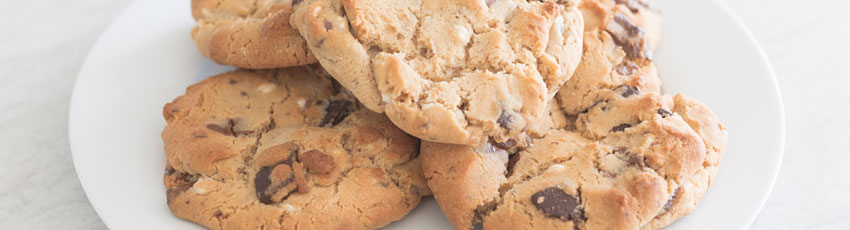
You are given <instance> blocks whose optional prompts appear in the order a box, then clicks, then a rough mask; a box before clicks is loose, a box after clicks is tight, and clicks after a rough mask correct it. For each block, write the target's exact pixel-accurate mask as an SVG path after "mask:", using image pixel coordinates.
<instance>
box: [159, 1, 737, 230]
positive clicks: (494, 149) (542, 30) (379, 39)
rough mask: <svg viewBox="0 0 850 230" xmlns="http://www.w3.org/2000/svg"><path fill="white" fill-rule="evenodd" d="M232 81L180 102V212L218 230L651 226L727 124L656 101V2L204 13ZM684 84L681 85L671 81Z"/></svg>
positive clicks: (688, 200)
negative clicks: (411, 218)
mask: <svg viewBox="0 0 850 230" xmlns="http://www.w3.org/2000/svg"><path fill="white" fill-rule="evenodd" d="M192 15H193V16H194V18H195V20H196V21H197V23H198V24H197V26H196V27H195V28H194V29H193V30H192V37H193V38H194V39H195V42H196V44H197V46H198V48H199V50H200V52H201V53H202V54H204V56H206V57H209V58H210V59H212V60H213V61H215V62H217V63H220V64H226V65H232V66H236V67H238V68H239V69H238V70H235V71H232V72H228V73H223V74H220V75H217V76H212V77H209V78H208V79H206V80H204V81H202V82H200V83H197V84H195V85H192V86H189V87H188V89H187V90H186V94H185V95H183V96H180V97H178V98H177V99H175V100H174V101H173V102H171V103H168V104H167V105H166V106H165V108H164V109H163V115H164V117H165V119H166V121H167V122H168V125H167V126H166V127H165V130H164V131H163V133H162V138H163V141H164V142H165V152H166V155H167V158H168V164H167V166H166V175H165V185H166V188H167V198H168V201H167V202H168V206H169V207H170V209H171V211H172V212H173V213H174V215H176V216H177V217H180V218H182V219H186V220H189V221H192V222H195V223H198V224H200V225H203V226H204V227H207V228H212V229H376V228H380V227H383V226H386V225H388V224H390V223H391V222H393V221H396V220H399V219H401V218H403V217H404V216H405V215H407V213H408V212H410V210H412V209H413V208H414V207H416V206H417V205H418V203H419V201H420V200H421V198H422V197H423V196H428V195H432V194H433V196H434V197H435V199H436V200H437V202H438V204H439V205H440V207H441V209H442V210H443V212H444V214H445V215H446V217H448V219H449V220H450V221H451V222H452V223H453V224H454V225H455V227H457V228H458V229H658V228H661V227H664V226H666V225H669V224H670V223H672V222H674V221H675V220H676V219H678V218H680V217H682V216H684V215H686V214H688V213H689V212H691V211H692V210H693V209H694V208H696V206H697V204H698V203H699V200H700V199H701V198H702V196H703V195H704V194H705V192H706V190H707V189H708V187H709V186H710V184H711V182H712V181H713V179H714V177H715V175H716V174H717V169H718V166H719V164H720V160H721V158H722V156H723V152H724V150H725V146H726V141H727V131H726V127H725V126H724V125H723V124H721V123H720V121H719V120H718V119H717V117H716V116H715V115H714V114H713V113H712V112H711V110H710V109H709V108H707V107H706V106H704V105H702V104H701V103H699V102H698V101H695V100H693V99H691V98H688V97H687V96H684V95H682V94H678V95H675V96H670V95H665V94H662V93H661V81H660V79H659V77H658V73H657V71H656V69H655V66H654V65H653V62H652V53H653V48H654V47H657V46H658V43H659V37H660V31H661V16H660V14H659V11H658V10H656V9H653V8H652V7H651V6H650V5H649V4H648V2H647V1H646V0H535V1H531V0H192ZM668 77H676V76H668Z"/></svg>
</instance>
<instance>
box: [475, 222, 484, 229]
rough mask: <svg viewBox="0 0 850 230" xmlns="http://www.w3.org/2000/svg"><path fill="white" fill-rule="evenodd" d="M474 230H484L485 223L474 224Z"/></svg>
mask: <svg viewBox="0 0 850 230" xmlns="http://www.w3.org/2000/svg"><path fill="white" fill-rule="evenodd" d="M472 230H484V222H476V223H473V224H472Z"/></svg>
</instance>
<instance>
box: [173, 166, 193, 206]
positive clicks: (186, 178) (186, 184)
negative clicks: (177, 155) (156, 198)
mask: <svg viewBox="0 0 850 230" xmlns="http://www.w3.org/2000/svg"><path fill="white" fill-rule="evenodd" d="M166 173H167V174H169V175H173V173H175V172H174V169H171V172H166ZM169 178H171V181H170V183H169V184H176V185H174V186H169V188H167V189H166V192H165V200H166V202H167V203H171V201H172V200H174V198H177V196H179V195H180V194H181V193H183V192H185V191H186V190H189V189H190V188H192V186H194V185H195V182H197V181H198V176H195V175H191V174H188V173H185V172H180V173H179V174H177V175H176V176H173V177H171V176H169Z"/></svg>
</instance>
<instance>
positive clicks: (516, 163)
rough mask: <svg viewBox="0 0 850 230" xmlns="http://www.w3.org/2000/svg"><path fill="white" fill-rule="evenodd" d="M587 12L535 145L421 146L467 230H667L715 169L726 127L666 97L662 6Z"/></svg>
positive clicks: (591, 0)
mask: <svg viewBox="0 0 850 230" xmlns="http://www.w3.org/2000/svg"><path fill="white" fill-rule="evenodd" d="M580 9H581V11H582V12H583V15H584V18H585V20H584V21H585V23H586V25H585V29H586V31H585V35H584V56H583V57H582V62H581V63H580V64H579V67H578V69H577V70H576V73H575V75H574V76H573V77H572V78H571V79H570V80H569V81H567V82H566V83H565V85H564V87H563V88H562V89H561V91H560V92H559V93H558V96H557V99H558V100H557V102H553V103H551V104H550V105H549V107H548V113H546V114H547V115H548V116H547V117H546V118H545V119H543V120H542V122H539V123H537V124H535V126H534V127H533V128H531V129H530V132H529V134H530V137H532V141H531V143H532V145H531V146H529V147H511V148H503V147H504V146H500V145H499V143H495V142H491V143H488V144H484V145H479V146H477V147H469V146H459V145H447V144H440V143H434V142H427V141H425V142H423V144H422V159H423V169H424V170H425V175H426V178H427V179H428V185H429V186H430V187H431V189H432V191H433V192H434V196H435V198H436V200H437V202H438V203H439V204H440V207H441V208H442V209H443V211H444V212H445V213H446V216H447V217H449V219H450V220H451V221H452V223H454V224H455V226H456V227H458V228H459V229H470V228H471V229H482V228H483V229H638V228H640V229H659V228H662V227H664V226H667V225H669V224H670V223H672V222H673V221H675V220H676V219H678V218H680V217H682V216H684V215H687V214H688V213H690V212H691V211H692V210H693V209H694V208H696V206H697V204H698V203H699V201H700V199H701V198H702V196H703V195H704V194H705V192H706V191H707V189H708V187H709V186H710V185H711V182H712V180H713V179H714V177H715V176H716V174H717V169H718V167H719V164H720V161H721V159H722V157H723V152H724V151H725V148H726V142H727V137H728V133H727V130H726V127H725V126H724V125H723V124H722V123H721V122H720V120H719V119H718V118H717V117H716V116H715V115H714V113H713V112H712V111H711V110H710V109H709V108H708V107H706V106H705V105H703V104H701V103H700V102H698V101H696V100H693V99H690V98H688V97H686V96H684V95H681V94H678V95H675V96H665V95H662V94H660V86H661V81H660V79H659V78H658V75H657V71H656V70H655V67H654V66H653V64H652V62H651V60H652V58H651V51H652V49H653V48H654V47H657V43H658V38H657V37H658V36H659V35H660V34H659V33H660V21H661V18H660V15H659V14H658V12H657V11H655V10H652V9H651V8H649V7H648V5H647V4H646V3H645V1H625V0H617V1H613V0H585V1H583V2H582V3H581V5H580ZM617 15H620V16H617ZM617 17H619V18H620V19H619V21H615V20H616V18H617ZM609 23H612V24H613V23H616V24H617V25H610V26H609V25H608V24H609ZM623 31H625V32H627V33H626V35H630V36H624V35H623V33H622V32H623ZM629 31H631V32H629ZM618 39H619V40H618ZM624 63H625V64H624ZM624 66H625V67H628V68H623V67H624ZM546 198H549V199H546ZM547 200H548V201H547Z"/></svg>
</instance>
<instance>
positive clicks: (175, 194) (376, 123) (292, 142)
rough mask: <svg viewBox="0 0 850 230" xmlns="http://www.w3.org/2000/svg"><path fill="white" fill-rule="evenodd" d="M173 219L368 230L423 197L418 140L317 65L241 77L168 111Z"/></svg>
mask: <svg viewBox="0 0 850 230" xmlns="http://www.w3.org/2000/svg"><path fill="white" fill-rule="evenodd" d="M163 115H164V117H165V119H166V121H167V123H168V125H167V126H166V127H165V129H164V131H163V132H162V139H163V141H164V143H165V153H166V156H167V160H168V161H167V166H166V172H165V180H164V181H165V187H166V189H167V198H168V199H167V202H168V206H169V208H170V209H171V211H172V212H173V213H174V215H176V216H177V217H179V218H182V219H186V220H189V221H193V222H195V223H198V224H200V225H203V226H204V227H207V228H211V229H343V228H344V229H375V228H379V227H382V226H385V225H387V224H389V223H391V222H393V221H396V220H398V219H401V218H402V217H404V216H405V215H406V214H407V213H408V212H409V211H410V210H412V209H413V208H414V207H415V206H416V205H417V204H418V203H419V201H420V199H421V197H422V196H425V195H429V194H430V190H429V189H428V188H427V186H426V184H425V180H424V177H423V175H422V169H421V166H420V160H419V158H418V157H417V155H418V153H419V140H418V139H415V138H413V137H411V136H409V135H407V134H405V133H404V132H403V131H401V130H399V129H398V128H396V127H395V126H393V125H392V123H391V122H390V121H389V120H387V119H386V118H385V117H384V116H383V115H381V114H377V113H374V112H372V111H369V110H366V109H363V108H362V106H361V105H359V104H358V103H357V102H356V101H355V99H354V98H353V97H352V96H350V95H349V93H348V92H346V91H344V90H342V89H341V87H340V86H339V85H337V83H335V82H334V81H333V80H332V79H331V78H330V77H329V76H327V74H326V73H324V71H323V70H322V69H320V68H318V67H316V66H304V67H293V68H288V69H280V70H260V71H249V70H237V71H234V72H229V73H224V74H221V75H217V76H213V77H210V78H208V79H206V80H204V81H202V82H200V83H198V84H195V85H193V86H190V87H189V88H188V89H187V91H186V94H185V95H183V96H180V97H178V98H177V99H175V100H174V101H173V102H171V103H169V104H167V105H166V106H165V108H164V109H163Z"/></svg>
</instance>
